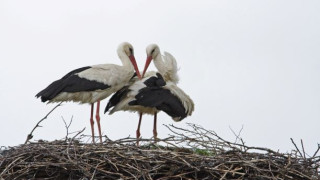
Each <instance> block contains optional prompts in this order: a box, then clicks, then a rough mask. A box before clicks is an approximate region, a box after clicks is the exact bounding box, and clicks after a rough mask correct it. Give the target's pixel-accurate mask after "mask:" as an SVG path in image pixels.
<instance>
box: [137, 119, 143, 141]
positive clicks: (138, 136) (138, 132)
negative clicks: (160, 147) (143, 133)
mask: <svg viewBox="0 0 320 180" xmlns="http://www.w3.org/2000/svg"><path fill="white" fill-rule="evenodd" d="M139 115H140V117H139V123H138V128H137V131H136V136H137V146H139V138H140V125H141V120H142V113H139Z"/></svg>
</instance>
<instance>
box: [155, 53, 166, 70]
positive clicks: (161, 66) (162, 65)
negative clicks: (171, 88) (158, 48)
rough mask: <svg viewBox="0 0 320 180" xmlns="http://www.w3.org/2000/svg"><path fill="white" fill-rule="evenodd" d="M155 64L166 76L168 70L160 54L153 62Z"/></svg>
mask: <svg viewBox="0 0 320 180" xmlns="http://www.w3.org/2000/svg"><path fill="white" fill-rule="evenodd" d="M153 63H154V65H155V66H156V68H157V69H158V71H159V72H160V74H162V75H164V74H165V73H166V71H167V68H166V65H165V63H164V61H163V59H162V57H161V54H160V53H159V55H158V56H156V57H155V59H154V60H153Z"/></svg>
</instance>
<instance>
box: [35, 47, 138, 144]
mask: <svg viewBox="0 0 320 180" xmlns="http://www.w3.org/2000/svg"><path fill="white" fill-rule="evenodd" d="M117 53H118V56H119V58H120V60H121V62H122V64H123V65H122V66H120V65H115V64H100V65H93V66H86V67H82V68H79V69H75V70H73V71H71V72H69V73H68V74H66V75H65V76H63V77H62V78H61V79H59V80H56V81H54V82H53V83H51V84H50V85H49V86H48V87H47V88H45V89H44V90H42V91H40V92H39V93H38V94H37V95H36V97H41V101H42V102H47V101H48V102H49V103H52V102H67V101H73V102H79V103H80V104H83V103H89V104H91V116H90V124H91V131H92V141H93V142H94V127H93V124H94V122H93V111H94V103H97V109H96V121H97V125H98V131H99V138H100V142H102V136H101V126H100V115H99V109H100V101H101V100H103V99H105V98H106V97H108V96H110V95H111V94H112V93H114V92H117V91H118V90H120V89H121V88H123V87H124V86H125V85H127V83H128V82H129V80H130V79H131V78H132V76H133V75H134V74H135V73H134V72H136V74H137V76H138V77H139V78H141V75H140V72H139V69H138V66H137V63H136V60H135V57H134V51H133V46H132V45H131V44H130V43H128V42H124V43H121V44H120V45H119V46H118V49H117Z"/></svg>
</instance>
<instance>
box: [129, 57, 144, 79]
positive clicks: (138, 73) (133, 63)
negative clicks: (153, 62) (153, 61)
mask: <svg viewBox="0 0 320 180" xmlns="http://www.w3.org/2000/svg"><path fill="white" fill-rule="evenodd" d="M129 59H130V61H131V63H132V65H133V67H134V70H136V73H137V76H138V77H139V79H142V78H141V74H140V71H139V68H138V66H137V62H136V59H135V57H134V56H133V55H131V56H129Z"/></svg>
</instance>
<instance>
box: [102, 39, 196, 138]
mask: <svg viewBox="0 0 320 180" xmlns="http://www.w3.org/2000/svg"><path fill="white" fill-rule="evenodd" d="M164 54H165V55H164V56H163V58H162V56H161V54H160V49H159V47H158V46H157V45H155V44H152V45H149V46H148V47H147V60H146V65H145V68H144V71H143V74H145V77H143V78H142V80H138V79H137V78H133V79H132V80H131V83H132V84H131V85H128V86H125V87H124V88H122V89H121V90H119V91H118V92H117V93H115V94H114V95H113V96H112V97H111V98H110V100H109V103H108V105H107V106H106V109H105V112H107V111H108V110H109V109H110V108H112V107H113V109H111V111H110V112H109V114H112V113H114V112H116V111H120V110H123V111H133V112H139V113H140V118H139V124H138V128H137V131H136V133H137V134H136V135H137V139H139V137H140V125H141V120H142V114H151V115H154V127H153V135H154V138H155V139H157V113H158V112H159V111H164V112H165V113H167V114H168V115H169V116H171V117H172V119H173V120H174V121H181V120H182V119H184V118H185V117H186V116H190V115H191V114H192V112H193V110H194V103H193V101H192V99H191V98H190V97H189V96H188V95H187V94H186V93H185V92H184V91H183V90H182V89H180V88H179V87H178V86H177V85H176V84H177V82H178V81H179V78H178V75H177V63H176V60H175V59H174V57H173V56H172V55H171V54H169V53H166V52H165V53H164ZM152 59H153V60H154V64H155V66H156V68H157V69H158V72H154V71H149V72H147V73H146V69H147V68H148V66H149V64H150V62H151V60H152ZM138 142H139V141H137V143H138Z"/></svg>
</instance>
